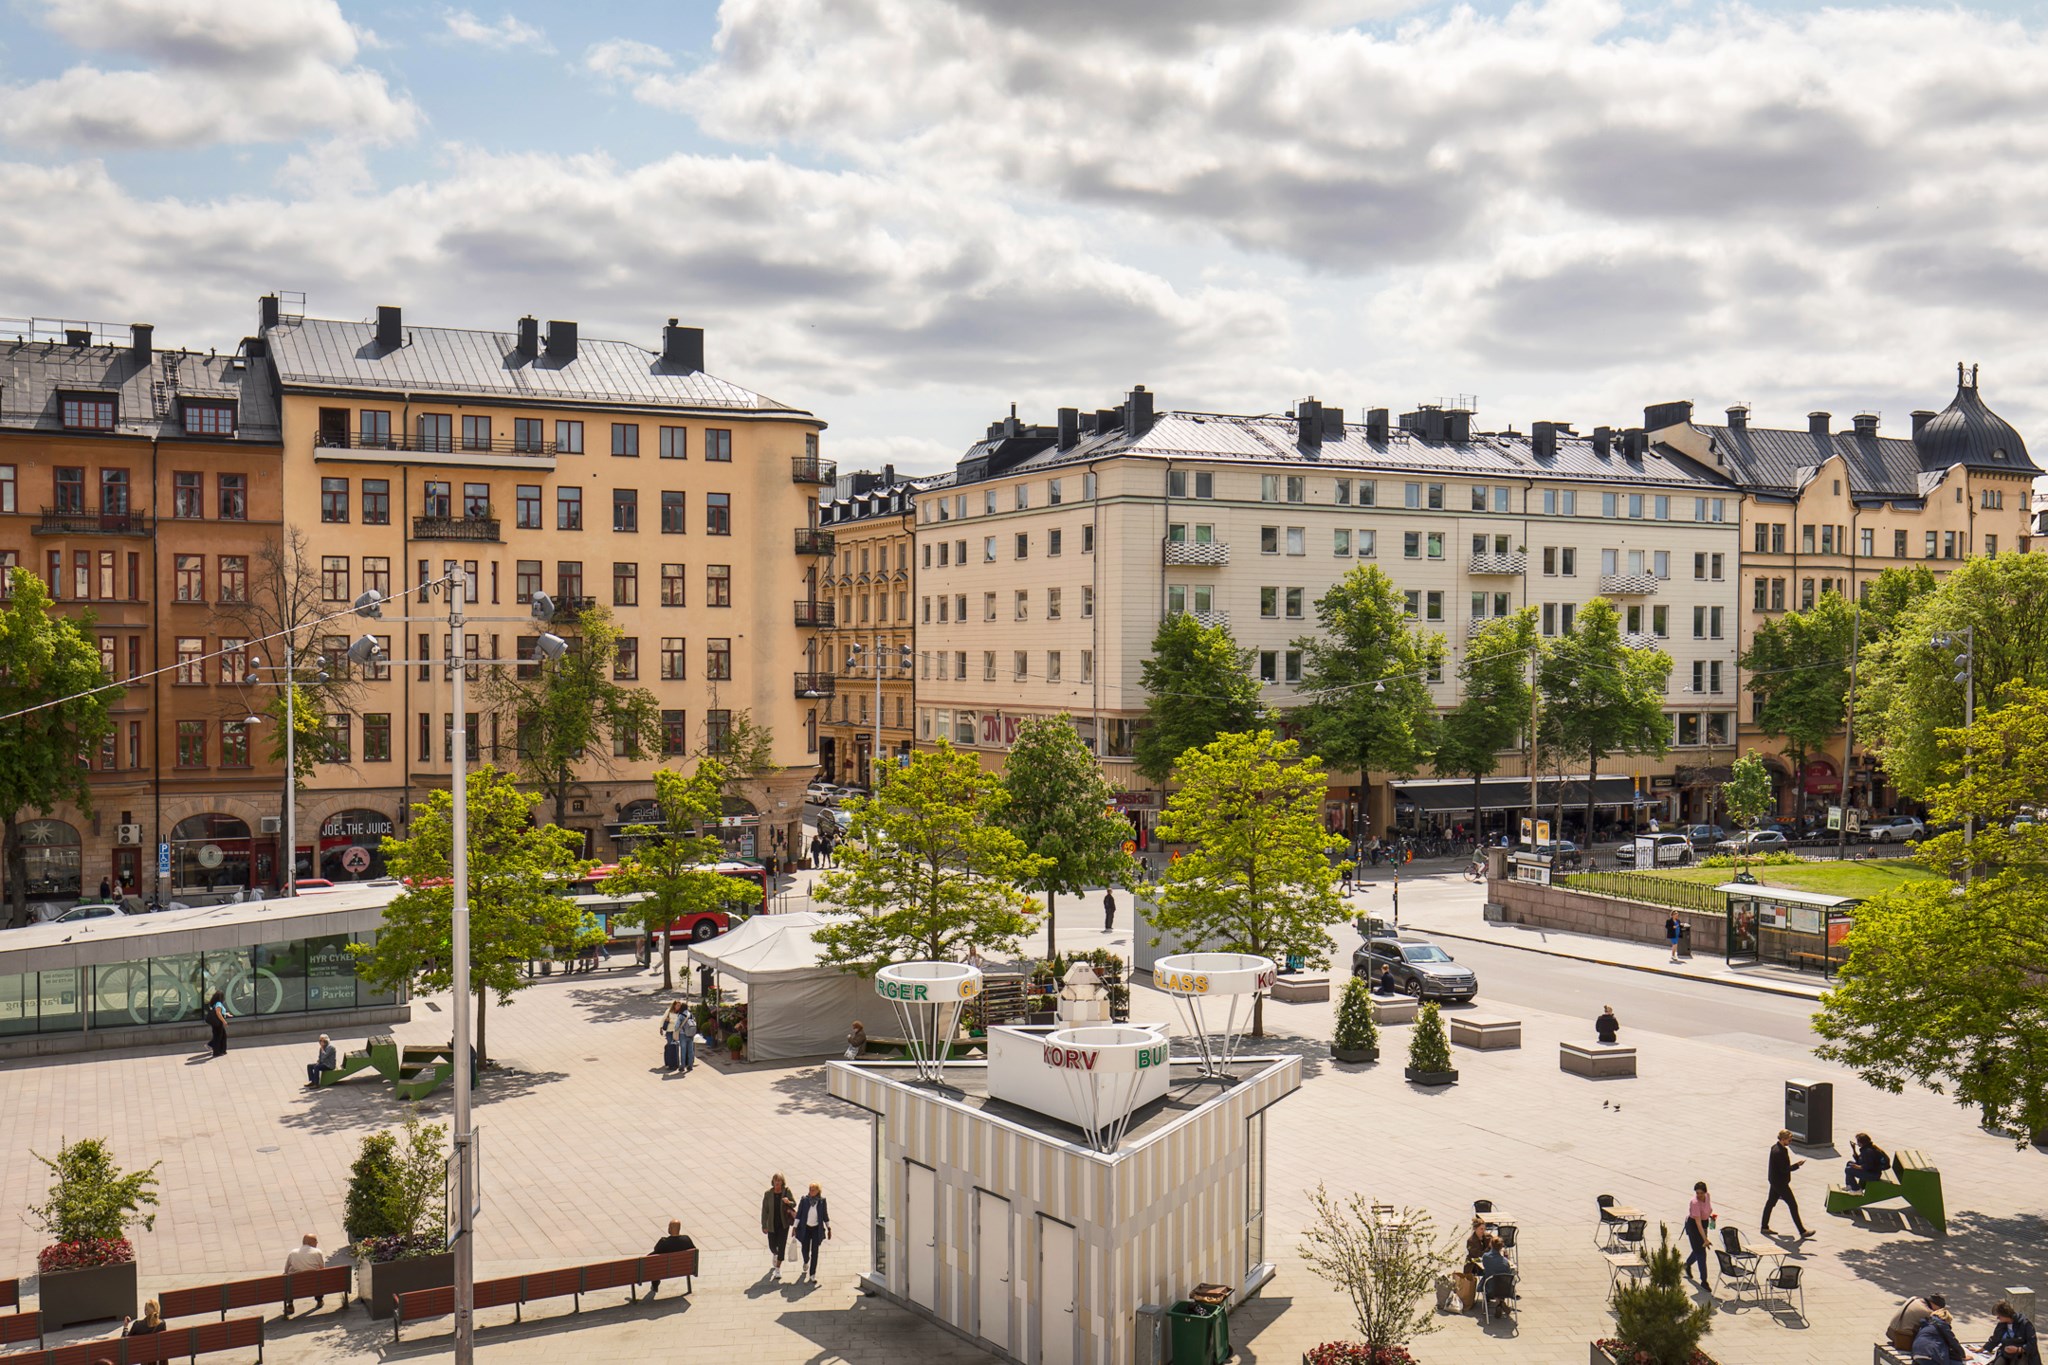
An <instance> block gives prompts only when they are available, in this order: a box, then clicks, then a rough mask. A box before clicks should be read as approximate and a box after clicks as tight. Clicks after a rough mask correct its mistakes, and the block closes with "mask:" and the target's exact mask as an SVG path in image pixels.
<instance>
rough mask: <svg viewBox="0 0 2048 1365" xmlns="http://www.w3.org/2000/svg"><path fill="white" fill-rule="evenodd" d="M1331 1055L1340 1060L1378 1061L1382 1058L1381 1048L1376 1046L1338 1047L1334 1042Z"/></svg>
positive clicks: (1331, 1046)
mask: <svg viewBox="0 0 2048 1365" xmlns="http://www.w3.org/2000/svg"><path fill="white" fill-rule="evenodd" d="M1330 1056H1331V1058H1332V1059H1333V1060H1335V1061H1339V1062H1376V1061H1378V1060H1379V1059H1380V1050H1379V1049H1378V1048H1376V1047H1338V1046H1337V1045H1336V1044H1335V1043H1332V1044H1330Z"/></svg>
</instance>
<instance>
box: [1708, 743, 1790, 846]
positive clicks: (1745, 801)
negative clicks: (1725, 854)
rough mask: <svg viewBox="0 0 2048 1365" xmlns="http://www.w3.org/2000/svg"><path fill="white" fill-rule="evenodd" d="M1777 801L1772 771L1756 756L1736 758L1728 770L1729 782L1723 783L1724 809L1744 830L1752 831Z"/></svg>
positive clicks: (1749, 755) (1722, 802)
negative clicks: (1772, 786)
mask: <svg viewBox="0 0 2048 1365" xmlns="http://www.w3.org/2000/svg"><path fill="white" fill-rule="evenodd" d="M1777 799H1778V798H1777V794H1776V792H1775V791H1773V790H1772V788H1771V770H1770V769H1769V768H1767V767H1765V766H1764V761H1763V760H1762V759H1761V758H1758V757H1757V756H1756V755H1755V754H1753V753H1748V754H1744V755H1743V756H1742V757H1741V758H1738V759H1736V760H1735V764H1734V766H1733V767H1732V768H1730V769H1729V772H1728V780H1727V781H1726V782H1723V783H1722V784H1721V806H1722V809H1724V810H1726V811H1727V812H1728V818H1729V819H1730V820H1733V821H1734V822H1735V823H1736V825H1737V827H1739V828H1741V829H1749V828H1752V827H1753V826H1754V825H1755V824H1756V822H1757V821H1759V820H1761V819H1763V818H1764V816H1766V815H1768V814H1770V810H1771V807H1772V806H1773V805H1775V804H1776V803H1777Z"/></svg>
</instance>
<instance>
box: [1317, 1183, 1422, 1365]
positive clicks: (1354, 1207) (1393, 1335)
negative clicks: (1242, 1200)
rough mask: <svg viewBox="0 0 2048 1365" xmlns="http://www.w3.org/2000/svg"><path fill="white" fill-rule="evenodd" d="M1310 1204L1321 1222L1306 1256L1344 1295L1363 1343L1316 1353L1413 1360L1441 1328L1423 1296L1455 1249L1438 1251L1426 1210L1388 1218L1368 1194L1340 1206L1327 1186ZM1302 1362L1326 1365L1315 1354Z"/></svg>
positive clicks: (1384, 1364)
mask: <svg viewBox="0 0 2048 1365" xmlns="http://www.w3.org/2000/svg"><path fill="white" fill-rule="evenodd" d="M1309 1203H1310V1204H1311V1206H1312V1207H1313V1208H1314V1209H1315V1213H1316V1220H1315V1222H1313V1223H1311V1224H1310V1225H1309V1226H1308V1227H1306V1228H1304V1229H1303V1230H1302V1234H1301V1246H1300V1247H1299V1248H1298V1249H1299V1251H1300V1253H1301V1258H1302V1260H1304V1261H1306V1262H1307V1263H1308V1268H1309V1269H1310V1270H1312V1271H1314V1272H1315V1274H1316V1275H1318V1276H1319V1277H1321V1278H1322V1279H1325V1280H1328V1281H1329V1282H1330V1283H1331V1284H1333V1285H1335V1286H1336V1287H1337V1288H1338V1289H1341V1290H1343V1291H1344V1294H1345V1296H1346V1297H1348V1298H1349V1299H1350V1300H1351V1312H1352V1318H1353V1321H1354V1323H1355V1325H1356V1326H1357V1328H1358V1335H1359V1336H1360V1337H1362V1338H1364V1341H1363V1342H1362V1343H1361V1344H1358V1345H1350V1344H1347V1343H1344V1342H1330V1343H1328V1344H1327V1345H1325V1346H1321V1347H1318V1348H1317V1350H1323V1351H1336V1350H1352V1351H1356V1352H1360V1353H1361V1354H1355V1355H1348V1356H1347V1355H1332V1356H1329V1357H1327V1359H1328V1360H1331V1361H1342V1362H1345V1363H1346V1365H1350V1362H1353V1361H1358V1362H1373V1365H1394V1363H1395V1362H1403V1361H1406V1360H1407V1359H1408V1353H1407V1352H1406V1351H1405V1350H1402V1349H1401V1348H1403V1347H1405V1346H1406V1345H1407V1344H1408V1342H1409V1341H1410V1340H1412V1339H1413V1338H1415V1337H1417V1336H1420V1335H1422V1334H1423V1333H1425V1332H1434V1331H1436V1330H1437V1323H1436V1315H1435V1313H1433V1312H1432V1311H1430V1305H1428V1304H1425V1302H1424V1297H1425V1296H1426V1295H1427V1294H1428V1293H1429V1291H1430V1290H1431V1289H1432V1288H1434V1287H1435V1285H1436V1282H1437V1278H1438V1277H1439V1276H1440V1275H1442V1274H1443V1273H1444V1272H1445V1271H1447V1270H1448V1269H1450V1267H1451V1266H1452V1265H1453V1264H1454V1262H1453V1260H1452V1257H1451V1249H1450V1248H1449V1247H1438V1246H1436V1245H1435V1242H1436V1225H1435V1223H1434V1222H1433V1221H1432V1220H1431V1219H1430V1216H1429V1214H1428V1213H1427V1212H1426V1211H1424V1210H1422V1209H1402V1210H1400V1211H1399V1213H1397V1214H1396V1215H1395V1216H1394V1217H1392V1218H1381V1217H1380V1216H1379V1215H1378V1214H1376V1213H1375V1212H1374V1211H1373V1208H1372V1201H1371V1200H1369V1199H1368V1198H1367V1197H1366V1196H1365V1195H1363V1194H1352V1195H1351V1196H1349V1197H1348V1198H1346V1199H1344V1200H1341V1201H1340V1200H1337V1199H1334V1198H1332V1197H1331V1195H1330V1193H1329V1191H1328V1190H1326V1189H1325V1188H1324V1187H1323V1186H1321V1185H1318V1186H1316V1187H1315V1189H1313V1190H1311V1191H1310V1192H1309ZM1372 1352H1378V1353H1379V1354H1376V1355H1375V1354H1372ZM1392 1352H1398V1354H1390V1353H1392ZM1303 1358H1304V1359H1305V1360H1318V1359H1319V1358H1318V1357H1317V1356H1315V1354H1314V1353H1313V1352H1311V1353H1309V1354H1308V1355H1306V1356H1304V1357H1303Z"/></svg>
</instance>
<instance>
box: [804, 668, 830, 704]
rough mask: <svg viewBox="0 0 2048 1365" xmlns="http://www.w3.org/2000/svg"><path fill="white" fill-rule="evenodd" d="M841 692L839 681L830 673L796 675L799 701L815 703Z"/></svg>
mask: <svg viewBox="0 0 2048 1365" xmlns="http://www.w3.org/2000/svg"><path fill="white" fill-rule="evenodd" d="M838 690H839V680H838V679H837V678H835V677H833V676H832V675H831V674H830V673H799V674H797V675H796V698H797V700H798V701H814V700H816V699H817V698H819V697H829V696H832V695H834V694H835V693H836V692H837V691H838Z"/></svg>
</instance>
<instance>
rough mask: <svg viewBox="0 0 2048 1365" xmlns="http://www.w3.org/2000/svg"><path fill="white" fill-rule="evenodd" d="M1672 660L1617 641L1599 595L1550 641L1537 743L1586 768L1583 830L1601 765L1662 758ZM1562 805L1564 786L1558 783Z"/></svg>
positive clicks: (1614, 618) (1616, 622)
mask: <svg viewBox="0 0 2048 1365" xmlns="http://www.w3.org/2000/svg"><path fill="white" fill-rule="evenodd" d="M1670 677H1671V656H1670V655H1669V654H1666V653H1665V652H1664V651H1663V650H1661V649H1631V648H1630V647H1629V646H1627V645H1625V644H1623V643H1622V642H1621V614H1620V613H1619V612H1617V611H1616V610H1615V609H1614V604H1613V603H1611V602H1609V601H1608V600H1607V599H1606V598H1604V597H1596V598H1594V599H1593V600H1592V601H1590V602H1588V603H1586V605H1585V607H1584V608H1582V609H1581V610H1580V611H1579V613H1578V619H1577V620H1576V621H1574V622H1573V623H1572V629H1571V631H1570V633H1568V634H1566V635H1565V636H1563V637H1562V638H1560V639H1558V640H1555V641H1553V642H1552V643H1551V644H1550V646H1549V648H1547V649H1545V650H1544V652H1543V661H1542V663H1541V664H1540V665H1539V666H1538V669H1537V686H1538V687H1540V688H1541V689H1542V692H1543V699H1542V702H1543V704H1542V711H1541V714H1540V718H1539V720H1538V722H1537V727H1538V730H1539V732H1540V742H1541V744H1542V746H1543V747H1544V748H1545V749H1546V750H1548V751H1549V752H1550V753H1552V754H1553V755H1554V756H1556V757H1557V758H1558V759H1559V760H1560V761H1562V762H1564V763H1568V764H1573V765H1577V764H1584V765H1585V769H1586V830H1587V832H1588V834H1589V835H1590V833H1591V831H1592V829H1593V812H1594V809H1595V805H1596V797H1597V786H1598V778H1599V776H1600V763H1601V760H1603V759H1606V758H1610V757H1615V756H1628V755H1634V754H1650V755H1654V756H1657V757H1662V756H1663V754H1664V751H1665V750H1666V749H1667V748H1669V747H1670V744H1671V721H1670V719H1669V718H1668V717H1666V716H1665V714H1664V687H1665V684H1666V683H1667V682H1669V680H1670ZM1558 790H1559V792H1560V797H1559V800H1560V801H1562V799H1563V798H1562V792H1563V786H1562V784H1560V785H1559V788H1558Z"/></svg>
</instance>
